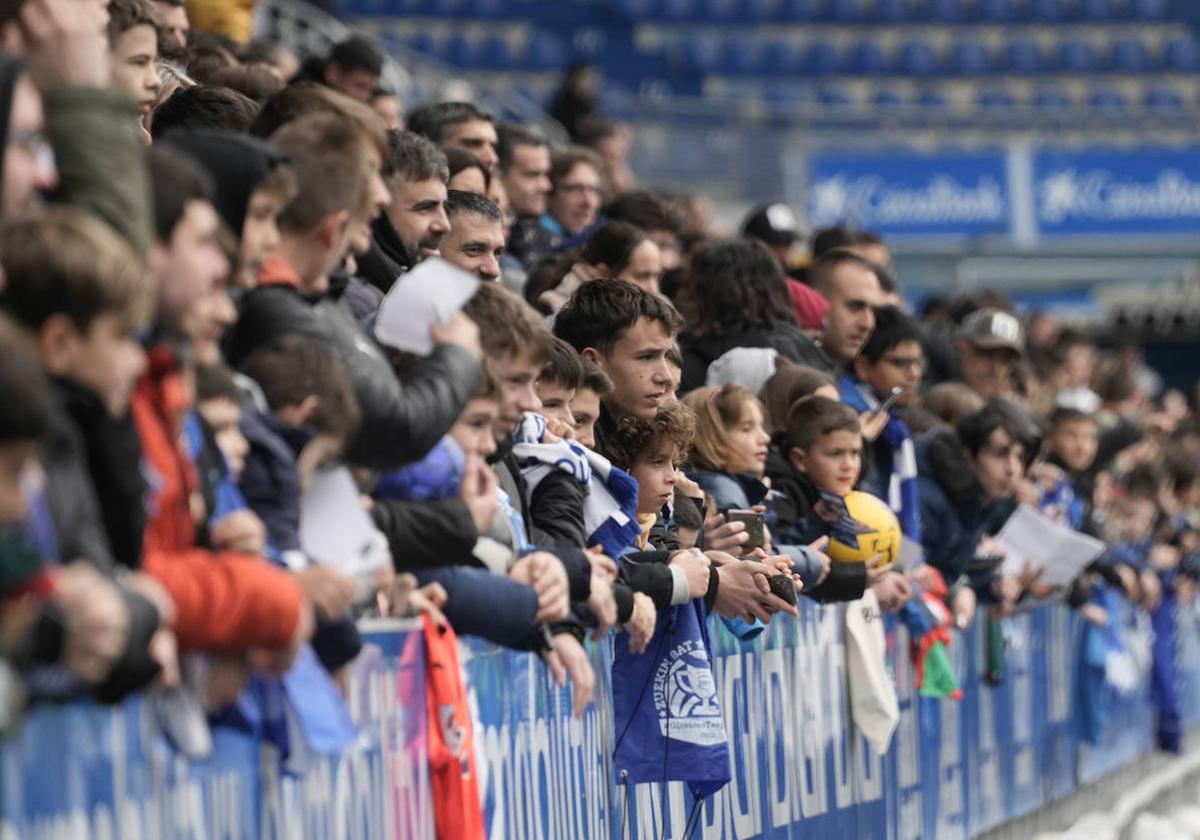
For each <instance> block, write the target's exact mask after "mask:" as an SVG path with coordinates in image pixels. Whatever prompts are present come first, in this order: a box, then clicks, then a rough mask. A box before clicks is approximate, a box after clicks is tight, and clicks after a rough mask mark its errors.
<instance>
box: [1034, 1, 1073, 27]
mask: <svg viewBox="0 0 1200 840" xmlns="http://www.w3.org/2000/svg"><path fill="white" fill-rule="evenodd" d="M1030 16H1031V17H1032V18H1033V19H1034V20H1035V21H1037V22H1039V23H1058V22H1059V21H1060V20H1064V19H1065V18H1066V17H1067V12H1066V10H1065V9H1064V8H1063V4H1062V0H1037V2H1036V3H1034V4H1033V6H1032V7H1031V8H1030Z"/></svg>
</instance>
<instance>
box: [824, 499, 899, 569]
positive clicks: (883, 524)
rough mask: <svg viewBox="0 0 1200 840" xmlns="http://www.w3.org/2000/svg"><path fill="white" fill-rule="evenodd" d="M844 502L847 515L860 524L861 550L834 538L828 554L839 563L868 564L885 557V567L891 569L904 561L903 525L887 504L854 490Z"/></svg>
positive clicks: (859, 544) (856, 535) (831, 539)
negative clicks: (878, 556) (901, 547)
mask: <svg viewBox="0 0 1200 840" xmlns="http://www.w3.org/2000/svg"><path fill="white" fill-rule="evenodd" d="M844 501H845V503H846V511H847V512H848V513H849V514H850V516H851V518H852V519H854V520H855V521H856V522H857V523H858V524H859V528H858V531H859V532H858V533H857V534H855V538H856V539H857V540H858V548H855V547H854V546H851V545H846V544H845V543H843V542H839V541H838V540H836V539H834V538H833V537H830V539H829V547H828V548H827V549H826V552H827V553H828V554H829V559H831V560H833V561H834V562H835V563H865V562H866V561H868V560H870V559H871V558H872V557H874V556H875V555H876V554H881V555H883V561H882V562H883V565H885V566H890V565H891V564H893V563H895V562H896V561H897V560H898V559H899V558H900V522H899V520H897V519H896V514H894V513H892V509H891V508H889V507H888V505H887V502H885V501H883V500H882V499H880V498H878V497H876V496H872V495H871V494H870V493H864V492H862V491H861V490H851V491H850V492H849V493H847V494H846V496H845V498H844Z"/></svg>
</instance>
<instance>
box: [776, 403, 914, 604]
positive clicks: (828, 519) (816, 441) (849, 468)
mask: <svg viewBox="0 0 1200 840" xmlns="http://www.w3.org/2000/svg"><path fill="white" fill-rule="evenodd" d="M786 431H787V434H786V443H787V446H788V449H787V451H786V452H779V451H776V453H775V457H770V456H768V459H767V475H768V476H770V478H771V483H772V487H773V488H774V489H775V490H777V491H779V492H780V493H782V494H783V496H784V500H783V501H782V502H781V503H780V505H779V508H778V516H779V531H780V540H782V541H786V542H788V543H795V544H798V545H810V544H811V543H813V542H814V541H816V540H817V539H819V538H820V537H822V536H827V535H829V533H830V531H831V528H832V525H833V522H834V521H836V519H837V514H836V512H835V511H834V510H833V509H832V508H831V507H830V504H831V502H828V501H826V500H825V499H824V498H823V496H839V497H840V496H845V495H846V494H847V493H849V492H850V491H851V490H853V489H854V485H855V484H856V483H857V482H858V478H859V473H860V470H861V465H862V447H863V443H862V427H861V426H860V424H859V418H858V415H857V414H856V413H855V411H854V409H852V408H850V407H849V406H848V405H845V404H844V403H840V402H837V401H836V400H831V399H828V398H827V397H819V396H810V397H805V398H803V399H801V400H797V402H796V404H795V405H793V406H792V408H791V410H790V411H789V412H788V418H787V430H786ZM777 449H778V448H777ZM868 585H870V586H871V587H872V588H874V589H875V594H876V595H877V596H878V597H879V603H880V606H882V607H883V608H884V609H897V608H899V607H900V606H901V605H902V604H903V603H904V602H905V601H906V600H908V596H909V594H910V590H909V587H908V584H907V582H906V581H905V580H904V578H903V576H901V575H899V574H896V573H895V572H893V571H891V570H886V569H876V568H869V567H868V566H867V564H865V563H833V564H831V565H830V569H829V575H828V576H827V577H826V578H825V580H824V581H823V582H822V583H821V584H819V585H817V586H815V587H813V588H812V589H811V590H809V589H805V590H803V592H804V594H806V595H808V596H809V597H811V598H814V599H816V600H818V601H856V600H858V599H859V598H861V597H862V596H863V593H864V592H865V591H866V588H867V586H868Z"/></svg>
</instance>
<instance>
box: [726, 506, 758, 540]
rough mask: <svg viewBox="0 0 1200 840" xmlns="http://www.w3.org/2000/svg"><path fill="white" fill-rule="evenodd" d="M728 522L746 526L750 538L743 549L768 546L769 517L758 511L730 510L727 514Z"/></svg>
mask: <svg viewBox="0 0 1200 840" xmlns="http://www.w3.org/2000/svg"><path fill="white" fill-rule="evenodd" d="M725 519H726V521H728V522H741V523H742V524H743V525H745V526H746V533H747V534H749V535H750V538H749V539H748V540H746V541H745V542H744V543H742V547H743V548H762V547H763V546H764V545H766V527H767V516H766V514H765V513H760V512H759V511H756V510H728V511H726V512H725Z"/></svg>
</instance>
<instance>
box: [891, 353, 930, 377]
mask: <svg viewBox="0 0 1200 840" xmlns="http://www.w3.org/2000/svg"><path fill="white" fill-rule="evenodd" d="M882 361H885V362H887V363H888V364H889V365H891V366H892V367H894V368H896V369H897V370H905V371H907V370H916V371H917V372H918V373H924V372H925V369H926V366H927V363H926V361H925V360H924V359H922V358H921V357H920V356H884V357H883V359H882Z"/></svg>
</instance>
